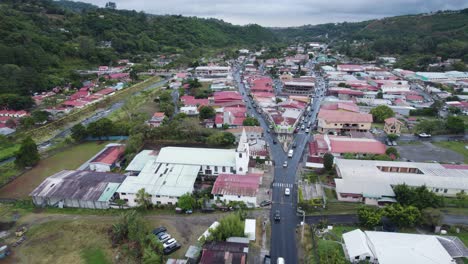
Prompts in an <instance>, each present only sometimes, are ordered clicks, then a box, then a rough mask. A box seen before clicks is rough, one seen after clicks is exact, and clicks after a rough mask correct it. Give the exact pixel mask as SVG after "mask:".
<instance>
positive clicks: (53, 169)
mask: <svg viewBox="0 0 468 264" xmlns="http://www.w3.org/2000/svg"><path fill="white" fill-rule="evenodd" d="M107 143H109V142H105V143H98V142H88V143H84V144H80V145H76V146H73V147H70V148H68V149H66V150H64V151H62V152H59V153H57V154H55V155H53V156H51V157H49V158H47V159H44V160H41V161H40V162H39V164H38V165H36V166H35V167H34V168H33V169H31V170H29V171H27V172H25V173H24V174H23V175H21V176H20V177H18V178H17V179H15V180H14V181H12V182H11V183H9V184H8V185H6V186H4V187H3V188H1V189H0V198H15V199H24V198H28V195H29V193H30V192H31V191H32V190H33V189H34V188H36V187H37V186H38V185H39V184H40V183H41V182H42V181H43V180H44V179H45V178H47V177H49V176H51V175H52V174H54V173H57V172H59V171H61V170H65V169H68V170H74V169H77V168H78V167H79V166H80V165H81V164H83V163H84V162H85V161H87V160H88V159H90V158H91V157H92V156H94V155H95V154H96V153H98V152H99V151H100V150H101V149H102V148H104V146H105V145H106V144H107Z"/></svg>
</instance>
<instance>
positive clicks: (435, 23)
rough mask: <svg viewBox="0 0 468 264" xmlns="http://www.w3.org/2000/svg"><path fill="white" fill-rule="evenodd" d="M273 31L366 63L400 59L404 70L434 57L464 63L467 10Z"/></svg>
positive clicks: (467, 54) (467, 44) (467, 59)
mask: <svg viewBox="0 0 468 264" xmlns="http://www.w3.org/2000/svg"><path fill="white" fill-rule="evenodd" d="M273 31H274V32H275V33H276V34H277V35H278V36H279V37H280V38H282V39H288V40H324V39H325V38H326V37H328V40H333V45H332V46H333V47H335V48H337V49H338V50H339V51H340V52H342V53H345V54H347V55H349V56H352V57H360V58H362V59H366V60H373V59H375V57H376V56H377V55H396V56H402V57H401V64H402V65H401V66H403V67H406V68H414V67H415V66H417V64H421V65H424V64H427V63H429V62H431V60H434V59H435V57H437V56H440V57H442V58H443V59H446V58H461V59H463V60H464V61H465V62H468V9H464V10H461V11H445V12H436V13H432V14H420V15H407V16H396V17H390V18H384V19H378V20H370V21H364V22H357V23H337V24H323V25H316V26H311V25H308V26H302V27H295V28H276V29H273ZM405 64H406V65H405Z"/></svg>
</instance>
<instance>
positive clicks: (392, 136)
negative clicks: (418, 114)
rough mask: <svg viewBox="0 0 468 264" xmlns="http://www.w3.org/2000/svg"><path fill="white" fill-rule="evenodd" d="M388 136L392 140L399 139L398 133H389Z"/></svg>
mask: <svg viewBox="0 0 468 264" xmlns="http://www.w3.org/2000/svg"><path fill="white" fill-rule="evenodd" d="M387 138H388V139H389V140H391V141H395V140H397V139H398V135H396V134H388V135H387Z"/></svg>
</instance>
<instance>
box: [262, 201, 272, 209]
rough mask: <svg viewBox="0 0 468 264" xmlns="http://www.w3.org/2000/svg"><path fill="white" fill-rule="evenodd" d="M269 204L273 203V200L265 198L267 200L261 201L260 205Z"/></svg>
mask: <svg viewBox="0 0 468 264" xmlns="http://www.w3.org/2000/svg"><path fill="white" fill-rule="evenodd" d="M269 205H271V201H270V200H265V201H262V202H261V203H260V206H261V207H264V206H269Z"/></svg>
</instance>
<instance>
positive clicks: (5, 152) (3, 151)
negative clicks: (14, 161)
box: [0, 144, 20, 160]
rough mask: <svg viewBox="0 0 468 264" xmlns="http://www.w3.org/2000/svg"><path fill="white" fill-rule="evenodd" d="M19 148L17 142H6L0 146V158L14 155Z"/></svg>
mask: <svg viewBox="0 0 468 264" xmlns="http://www.w3.org/2000/svg"><path fill="white" fill-rule="evenodd" d="M19 148H20V145H19V144H8V145H7V146H1V147H0V160H5V159H8V158H11V157H13V156H15V153H16V151H18V150H19Z"/></svg>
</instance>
